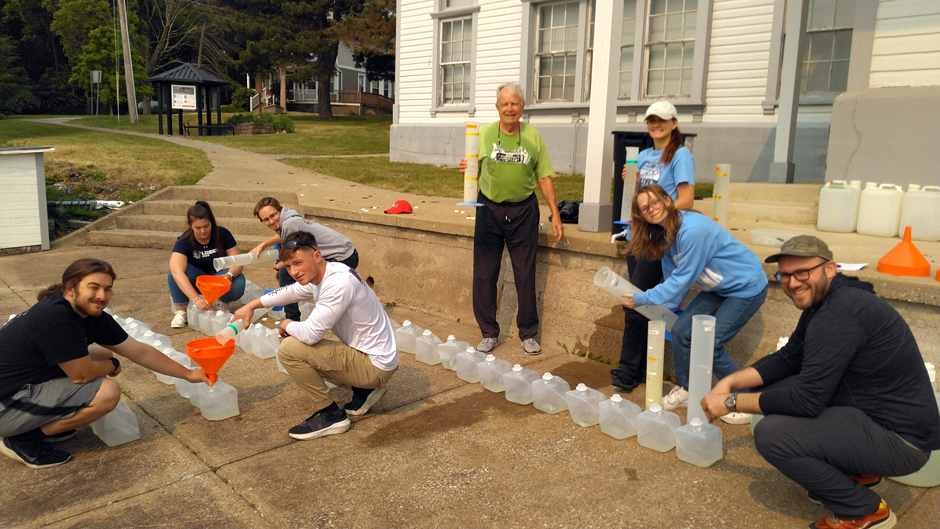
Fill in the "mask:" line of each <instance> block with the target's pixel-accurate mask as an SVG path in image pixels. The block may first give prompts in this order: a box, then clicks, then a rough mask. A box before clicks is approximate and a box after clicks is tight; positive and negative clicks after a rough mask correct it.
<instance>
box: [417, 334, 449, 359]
mask: <svg viewBox="0 0 940 529" xmlns="http://www.w3.org/2000/svg"><path fill="white" fill-rule="evenodd" d="M441 343H443V342H442V341H441V339H440V338H438V337H437V335H435V334H434V333H433V332H431V329H425V330H424V332H423V333H421V336H418V337H417V338H415V360H417V361H419V362H422V363H425V364H428V365H430V366H433V365H437V364H440V363H441V355H440V353H438V352H437V346H438V345H439V344H441Z"/></svg>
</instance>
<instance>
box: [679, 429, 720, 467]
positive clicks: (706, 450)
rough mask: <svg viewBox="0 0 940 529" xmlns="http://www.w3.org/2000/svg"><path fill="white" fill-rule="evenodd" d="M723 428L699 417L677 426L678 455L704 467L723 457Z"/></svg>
mask: <svg viewBox="0 0 940 529" xmlns="http://www.w3.org/2000/svg"><path fill="white" fill-rule="evenodd" d="M722 455H723V453H722V445H721V428H719V427H717V426H715V425H714V424H705V423H704V422H702V419H699V418H698V417H696V418H694V419H692V420H691V421H689V424H686V425H685V426H680V427H678V428H676V457H678V458H679V459H680V460H682V461H685V462H686V463H690V464H693V465H696V466H699V467H702V468H705V467H710V466H711V465H713V464H714V463H715V461H718V460H719V459H721V458H722Z"/></svg>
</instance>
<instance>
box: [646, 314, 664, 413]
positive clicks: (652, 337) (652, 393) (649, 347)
mask: <svg viewBox="0 0 940 529" xmlns="http://www.w3.org/2000/svg"><path fill="white" fill-rule="evenodd" d="M647 333H648V334H647V338H646V409H647V410H648V409H650V406H652V405H653V404H662V402H663V346H664V344H665V343H666V323H665V322H664V321H662V320H651V321H650V322H649V324H648V325H647Z"/></svg>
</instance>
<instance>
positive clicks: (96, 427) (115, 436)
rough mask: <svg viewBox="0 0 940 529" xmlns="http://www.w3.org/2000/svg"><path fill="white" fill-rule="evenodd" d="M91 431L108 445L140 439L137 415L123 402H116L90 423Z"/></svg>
mask: <svg viewBox="0 0 940 529" xmlns="http://www.w3.org/2000/svg"><path fill="white" fill-rule="evenodd" d="M91 431H92V432H93V433H94V434H95V435H97V436H98V437H99V438H100V439H101V440H102V441H104V444H106V445H108V446H118V445H122V444H124V443H129V442H131V441H136V440H137V439H140V425H138V424H137V416H136V415H134V412H133V411H132V410H131V409H130V408H129V407H128V406H127V404H124V402H118V405H117V407H115V408H114V409H113V410H111V411H110V412H109V413H107V414H106V415H105V416H104V417H101V418H100V419H98V420H97V421H95V422H93V423H91Z"/></svg>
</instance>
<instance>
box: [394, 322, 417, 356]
mask: <svg viewBox="0 0 940 529" xmlns="http://www.w3.org/2000/svg"><path fill="white" fill-rule="evenodd" d="M423 331H424V329H422V328H421V327H418V326H417V325H415V324H413V323H411V321H410V320H405V322H404V323H402V324H401V328H400V329H398V330H397V331H395V343H397V344H398V351H399V352H401V353H410V354H415V341H416V340H417V339H418V336H420V335H421V333H422V332H423Z"/></svg>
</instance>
